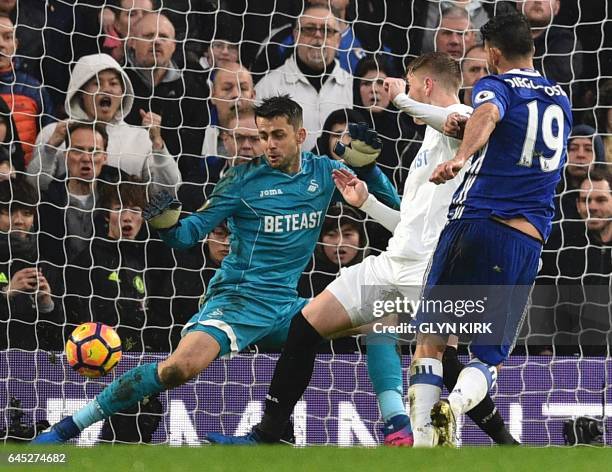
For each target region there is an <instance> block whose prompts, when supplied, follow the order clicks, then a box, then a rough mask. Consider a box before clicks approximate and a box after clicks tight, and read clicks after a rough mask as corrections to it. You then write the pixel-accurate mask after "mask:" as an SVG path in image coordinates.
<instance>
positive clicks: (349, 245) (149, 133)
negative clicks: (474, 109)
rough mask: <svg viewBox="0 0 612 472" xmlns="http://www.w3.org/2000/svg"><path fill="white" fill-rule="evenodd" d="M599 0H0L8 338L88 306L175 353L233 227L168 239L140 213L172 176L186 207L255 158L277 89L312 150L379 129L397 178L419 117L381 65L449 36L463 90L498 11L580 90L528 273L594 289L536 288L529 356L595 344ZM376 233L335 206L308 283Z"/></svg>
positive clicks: (396, 67)
mask: <svg viewBox="0 0 612 472" xmlns="http://www.w3.org/2000/svg"><path fill="white" fill-rule="evenodd" d="M593 3H598V2H587V0H519V1H494V0H454V1H437V0H436V1H433V0H410V1H409V0H397V1H395V0H394V1H393V2H385V1H383V0H306V1H302V0H263V1H259V0H258V1H247V0H238V1H227V0H203V1H201V2H200V1H198V2H195V1H179V0H107V1H105V2H99V1H95V0H78V1H77V0H47V1H46V2H40V1H35V0H19V1H17V0H0V255H1V257H2V259H1V260H0V289H2V292H3V294H2V298H1V299H0V348H2V349H5V348H7V347H10V348H22V349H36V348H39V349H47V350H61V349H62V348H63V344H64V339H65V336H66V333H67V332H69V331H70V330H71V329H72V328H73V327H74V326H75V325H77V324H79V323H81V322H84V321H100V322H104V323H107V324H110V325H112V326H115V327H117V328H118V331H119V334H120V335H121V337H122V338H123V339H124V343H125V345H124V349H126V350H132V351H143V350H147V351H159V350H169V349H172V348H173V347H174V346H176V343H177V341H178V339H179V333H180V328H181V325H182V324H183V323H185V321H186V320H187V319H189V317H190V316H191V315H192V314H193V313H194V312H195V311H196V310H197V309H198V305H199V301H200V299H201V297H202V295H203V294H204V292H205V290H206V286H207V283H208V281H209V280H210V278H211V277H212V275H213V274H214V271H215V270H216V269H217V268H218V267H219V266H220V265H221V262H222V260H223V257H224V256H225V255H226V254H227V253H228V251H229V242H228V241H229V238H230V233H229V229H228V226H227V225H226V224H225V223H223V224H221V225H220V226H219V227H217V228H215V230H214V231H212V232H211V233H210V234H209V235H208V238H207V240H206V241H204V242H202V244H200V245H198V246H197V247H194V248H191V249H189V250H187V251H176V250H171V249H169V248H167V247H165V246H164V245H163V244H162V243H161V242H160V241H159V240H158V238H157V235H156V234H155V233H153V232H151V231H150V230H149V228H148V227H147V225H146V223H145V222H144V221H143V219H142V216H141V212H142V208H143V206H144V205H145V203H146V201H147V199H148V198H149V196H150V195H152V194H154V193H155V192H157V191H159V189H161V188H165V189H167V190H170V191H172V192H175V193H176V195H177V196H178V197H179V199H180V200H181V201H182V202H183V208H184V210H186V211H196V210H197V209H198V208H200V207H201V206H202V205H203V204H204V202H205V200H206V198H207V196H208V195H209V194H210V192H211V191H212V189H213V188H214V185H215V183H216V182H217V181H218V180H219V179H220V178H221V177H222V176H223V174H224V172H225V171H226V170H227V168H229V167H231V166H234V165H240V164H241V163H242V162H245V161H248V159H250V158H252V157H255V156H258V155H261V153H262V148H261V143H260V142H259V139H258V133H257V130H256V125H255V118H254V115H253V108H252V107H253V104H254V103H255V102H256V101H257V100H258V99H263V98H266V97H269V96H272V95H277V94H280V93H288V94H289V95H291V96H292V98H293V99H295V100H296V101H297V102H299V103H300V105H301V106H302V107H303V109H304V118H305V128H306V129H307V131H308V137H307V139H306V141H305V143H304V146H303V150H305V151H309V150H313V152H316V153H319V154H326V155H328V156H329V157H330V158H333V159H337V158H338V156H336V155H335V154H334V152H333V149H334V145H335V143H336V142H337V141H338V140H342V141H343V142H345V144H348V142H349V141H350V137H349V136H348V133H347V127H348V123H350V122H365V123H368V125H369V126H370V127H372V128H374V129H376V131H377V132H378V133H379V135H380V137H381V140H382V142H383V147H382V153H381V156H380V158H379V161H378V164H379V166H380V167H381V169H382V170H383V172H384V173H385V174H386V175H387V176H388V177H389V179H390V180H391V181H392V182H393V183H394V184H395V185H396V187H397V189H398V191H399V193H400V195H401V194H402V193H403V190H404V188H403V187H404V184H405V181H406V177H407V174H408V170H409V167H410V164H411V162H412V160H413V158H414V156H415V154H416V152H417V150H418V148H419V146H420V142H421V140H422V137H423V134H424V127H423V126H422V125H419V124H415V123H414V122H413V120H412V119H411V118H409V117H408V116H407V115H405V114H402V113H400V112H399V111H398V110H397V109H396V108H395V107H394V106H393V103H392V102H391V101H390V100H389V97H388V95H387V94H386V92H385V91H384V88H383V86H382V83H383V81H384V79H385V78H386V77H402V76H404V74H405V69H406V66H407V64H408V63H409V62H410V60H411V59H412V58H414V57H416V56H417V55H419V54H420V53H421V52H427V51H432V50H437V51H441V52H446V53H448V54H449V55H451V56H452V57H453V58H455V59H456V60H457V61H459V62H460V64H461V70H462V74H463V87H462V93H461V99H462V101H463V102H464V103H465V104H467V105H471V103H472V97H471V90H472V87H473V85H474V84H475V83H476V82H477V81H478V80H479V79H480V78H481V77H483V76H485V75H487V74H488V70H487V65H486V53H485V50H484V48H483V45H482V43H481V38H480V35H479V31H478V30H479V27H480V26H482V25H483V24H484V23H486V21H487V20H488V18H489V17H490V16H491V15H494V14H495V13H496V12H500V11H502V10H504V9H505V10H517V11H520V12H522V13H524V14H525V15H526V17H527V18H528V20H529V22H530V24H531V25H532V28H533V37H534V41H535V54H536V62H535V66H536V68H537V69H538V70H539V71H540V72H541V73H543V74H544V75H545V76H547V77H549V78H551V79H554V80H556V81H558V82H559V83H560V84H561V85H562V86H563V88H564V89H565V90H566V92H567V93H568V95H569V97H570V99H571V101H572V104H573V107H574V129H573V131H572V136H571V140H570V143H569V146H568V163H567V166H566V168H565V169H564V172H563V178H562V180H561V182H560V183H559V187H558V195H557V198H556V203H557V208H556V216H555V223H554V230H553V233H552V236H551V238H550V239H549V241H548V242H547V244H546V246H545V248H544V253H543V267H542V271H541V275H540V278H539V279H538V282H537V284H538V285H542V286H546V287H547V288H550V287H562V286H574V287H585V286H594V287H596V288H595V289H593V291H592V292H593V294H592V297H591V298H589V296H587V295H585V293H582V292H581V293H580V294H578V291H573V290H570V291H566V292H565V295H564V296H565V298H564V299H563V300H561V301H560V300H559V297H558V296H557V297H556V299H555V300H553V302H555V303H551V300H550V297H548V298H547V297H539V298H537V297H536V298H537V299H534V305H536V302H537V304H539V305H538V308H539V309H540V311H539V312H538V316H537V317H534V319H533V323H530V322H531V321H532V320H531V319H530V318H528V323H527V328H526V333H527V334H528V335H534V336H535V335H540V334H542V335H543V336H542V338H541V339H544V341H542V342H539V343H537V346H535V347H534V349H535V352H536V353H540V354H542V353H554V352H586V350H585V349H586V347H585V346H589V349H590V351H589V352H593V353H605V352H606V349H607V346H608V345H609V343H608V341H607V335H608V333H609V332H610V330H611V327H612V315H611V313H610V303H609V288H610V286H611V276H610V273H611V271H612V259H611V257H612V256H611V251H610V248H611V247H612V196H611V193H610V192H611V188H612V184H611V178H610V168H609V165H610V162H612V134H611V133H612V129H611V128H612V110H611V108H610V105H611V101H612V78H611V77H610V71H611V70H612V67H611V60H612V58H611V57H610V51H609V49H606V48H605V47H604V44H605V37H606V34H607V35H608V37H609V34H610V31H607V30H606V28H609V22H608V23H606V18H605V13H606V12H605V8H603V7H599V6H594V5H593ZM601 3H602V4H603V3H605V2H601ZM587 4H588V5H587ZM389 237H390V234H389V233H388V232H387V231H386V230H384V228H382V227H381V226H380V225H377V224H375V223H374V222H372V221H371V220H369V219H368V218H367V217H366V216H365V215H364V214H362V213H361V212H359V211H358V210H355V209H351V208H349V207H348V206H346V205H341V206H338V207H334V208H331V209H330V211H329V215H328V217H327V218H326V220H325V224H324V226H323V230H322V233H321V240H320V246H319V247H318V248H317V251H316V253H315V255H314V256H313V261H312V264H311V266H309V267H308V268H307V270H306V272H305V274H304V278H303V280H302V281H301V282H300V287H299V290H300V294H301V295H303V296H307V297H310V296H314V295H316V294H317V293H319V292H320V291H321V290H322V289H323V288H324V286H325V285H326V284H327V283H328V282H329V281H331V280H332V279H333V278H334V277H336V275H337V273H338V271H339V269H340V268H341V267H344V266H348V265H351V264H354V263H356V262H359V261H360V260H362V259H363V256H364V255H365V254H367V253H376V252H377V251H382V250H384V249H385V247H386V244H387V241H388V239H389ZM602 287H603V289H602ZM606 287H607V289H606ZM583 292H586V291H583ZM574 295H575V296H574ZM568 297H569V298H568ZM572 297H574V298H572ZM606 297H607V298H606ZM553 298H555V297H553ZM606 300H607V302H606ZM540 302H541V303H540ZM606 303H607V304H606ZM540 305H541V306H540ZM576 305H578V308H576ZM546 307H548V309H547V308H546ZM602 307H603V308H602ZM536 318H537V319H536ZM541 320H545V321H544V322H542V321H541ZM588 333H595V334H593V335H592V336H590V337H588V336H587V334H588ZM584 336H587V339H586V340H584V339H583V337H584ZM539 339H540V338H539ZM581 346H582V347H581ZM583 347H585V348H584V349H583Z"/></svg>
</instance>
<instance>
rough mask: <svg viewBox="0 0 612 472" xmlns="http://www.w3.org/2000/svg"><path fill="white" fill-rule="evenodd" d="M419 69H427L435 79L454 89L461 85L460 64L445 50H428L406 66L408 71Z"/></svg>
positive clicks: (456, 89)
mask: <svg viewBox="0 0 612 472" xmlns="http://www.w3.org/2000/svg"><path fill="white" fill-rule="evenodd" d="M419 69H427V70H428V71H430V72H432V73H433V74H434V75H435V77H436V78H437V79H441V81H442V82H443V83H444V84H445V85H446V86H447V88H450V89H452V90H454V91H458V90H459V87H461V66H460V65H459V62H458V61H456V60H455V59H453V57H452V56H450V55H449V54H447V53H445V52H428V53H427V54H423V55H421V56H419V57H417V58H416V59H415V60H414V61H412V62H411V63H410V65H409V66H408V72H409V73H410V72H412V73H414V72H416V71H417V70H419Z"/></svg>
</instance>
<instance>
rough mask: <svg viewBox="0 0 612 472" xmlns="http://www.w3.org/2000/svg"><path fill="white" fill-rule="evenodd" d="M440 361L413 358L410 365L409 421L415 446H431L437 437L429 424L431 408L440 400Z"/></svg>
mask: <svg viewBox="0 0 612 472" xmlns="http://www.w3.org/2000/svg"><path fill="white" fill-rule="evenodd" d="M441 391H442V362H440V361H439V360H438V359H432V358H422V359H415V360H413V361H412V364H411V365H410V387H409V388H408V397H409V398H410V422H411V423H412V432H413V434H414V446H415V447H433V446H434V445H435V444H436V442H437V439H436V438H435V431H434V428H433V426H432V424H431V408H432V407H433V406H434V404H435V403H436V402H437V401H438V400H440V392H441Z"/></svg>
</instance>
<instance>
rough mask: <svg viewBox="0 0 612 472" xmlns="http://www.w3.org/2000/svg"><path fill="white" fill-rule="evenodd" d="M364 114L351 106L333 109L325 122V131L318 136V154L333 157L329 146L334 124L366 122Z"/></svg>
mask: <svg viewBox="0 0 612 472" xmlns="http://www.w3.org/2000/svg"><path fill="white" fill-rule="evenodd" d="M365 121H366V120H365V118H364V116H363V115H362V114H361V113H359V111H357V110H352V109H350V108H341V109H339V110H334V111H332V112H331V113H330V114H329V115H327V118H325V123H324V124H323V132H322V133H321V136H319V137H318V138H317V146H316V148H317V154H319V155H320V156H324V155H325V156H329V157H331V149H330V148H329V138H330V137H331V129H332V127H333V126H334V125H337V124H340V123H365Z"/></svg>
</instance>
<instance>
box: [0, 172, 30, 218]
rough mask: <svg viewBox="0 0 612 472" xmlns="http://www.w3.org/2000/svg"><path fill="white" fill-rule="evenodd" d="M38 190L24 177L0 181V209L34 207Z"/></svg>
mask: <svg viewBox="0 0 612 472" xmlns="http://www.w3.org/2000/svg"><path fill="white" fill-rule="evenodd" d="M38 201H39V195H38V190H37V189H36V187H34V186H33V185H32V184H30V183H29V182H28V181H27V180H26V179H25V178H24V177H22V176H18V177H17V178H16V179H9V180H6V181H4V182H0V210H9V208H11V209H13V210H18V209H20V208H25V209H28V210H34V209H36V206H37V205H38Z"/></svg>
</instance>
